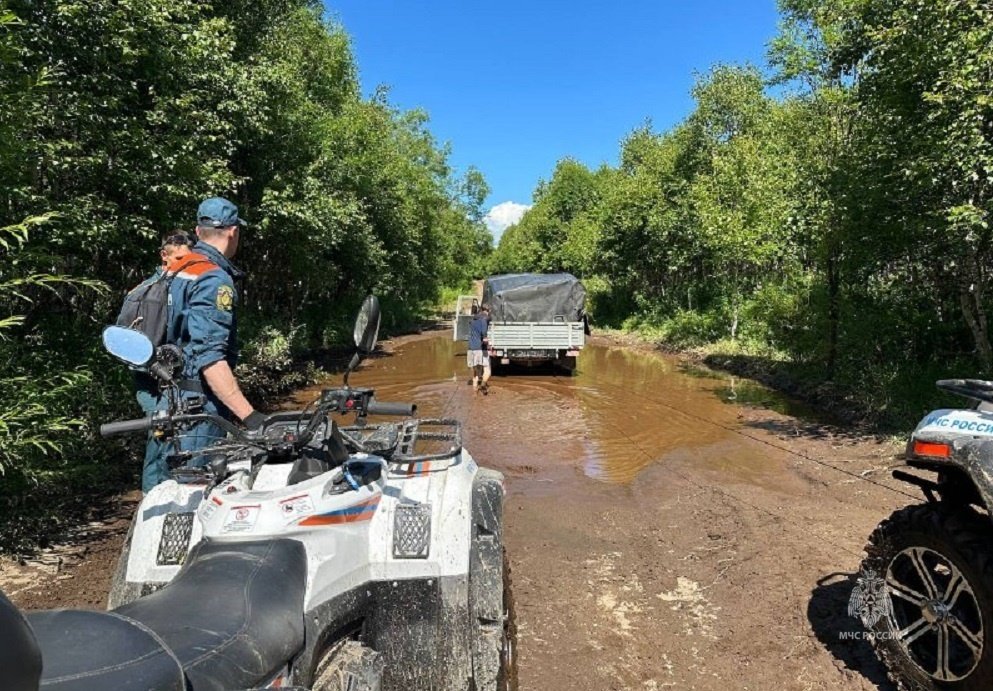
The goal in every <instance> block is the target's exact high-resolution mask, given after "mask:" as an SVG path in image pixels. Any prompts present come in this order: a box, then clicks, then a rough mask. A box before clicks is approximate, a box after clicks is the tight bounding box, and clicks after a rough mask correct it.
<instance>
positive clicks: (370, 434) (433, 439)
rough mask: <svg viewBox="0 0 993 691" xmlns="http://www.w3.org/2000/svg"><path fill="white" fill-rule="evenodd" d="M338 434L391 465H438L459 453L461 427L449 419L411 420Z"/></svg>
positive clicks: (356, 428)
mask: <svg viewBox="0 0 993 691" xmlns="http://www.w3.org/2000/svg"><path fill="white" fill-rule="evenodd" d="M341 431H342V432H343V433H345V434H346V435H348V436H349V437H350V438H352V439H354V440H356V441H358V442H359V443H361V444H362V445H363V446H364V447H365V450H366V451H368V452H369V453H374V454H379V455H382V456H384V457H385V458H387V459H388V460H389V461H390V462H391V463H422V462H424V461H440V460H444V459H450V458H454V457H456V456H458V455H459V454H460V453H462V424H461V423H460V422H459V421H458V420H453V419H451V418H423V419H416V418H415V419H412V420H406V421H404V422H401V423H398V424H381V425H365V426H362V427H358V426H350V427H342V428H341ZM424 446H427V447H428V449H424V448H423V447H424ZM439 446H440V447H441V448H438V447H439ZM418 449H420V450H418Z"/></svg>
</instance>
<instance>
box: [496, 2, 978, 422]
mask: <svg viewBox="0 0 993 691" xmlns="http://www.w3.org/2000/svg"><path fill="white" fill-rule="evenodd" d="M781 10H782V13H783V22H782V31H781V34H780V36H779V37H778V38H777V39H776V40H775V41H774V43H773V45H772V47H771V51H770V63H771V69H770V70H769V73H773V74H774V75H775V76H774V78H773V80H772V81H774V82H775V85H776V87H777V88H776V89H772V90H770V89H769V86H770V84H769V83H768V81H769V80H768V79H766V77H765V74H764V73H763V72H760V71H759V70H757V69H755V68H752V67H736V66H719V67H716V68H714V69H713V70H712V71H710V72H709V73H708V74H705V75H703V76H702V77H701V78H700V79H699V82H698V84H697V86H696V88H695V89H694V97H695V99H696V108H695V110H694V112H693V113H692V114H691V115H690V116H689V117H688V118H687V119H686V120H685V121H684V122H682V123H681V124H680V125H678V126H677V127H675V128H673V129H672V130H671V131H668V132H665V133H656V132H654V131H652V130H651V129H650V128H647V127H645V128H641V129H638V130H636V131H634V132H633V133H632V134H631V135H630V136H629V137H628V138H627V140H626V141H625V142H624V143H623V146H622V149H621V153H620V164H619V166H617V167H616V168H614V167H604V168H603V169H601V170H597V171H590V170H587V169H586V168H585V167H584V166H582V165H581V164H579V163H577V162H575V161H571V160H564V161H562V162H561V163H560V164H559V166H558V168H557V169H556V171H555V173H554V175H553V176H552V178H551V180H550V181H548V182H545V183H542V184H540V185H539V187H538V188H537V190H536V191H535V195H534V206H533V208H532V209H531V210H530V211H529V212H528V213H527V214H526V215H525V216H524V218H523V219H522V220H521V222H520V223H519V224H518V225H517V226H515V227H513V228H510V229H509V230H508V231H507V232H506V233H505V234H504V236H503V238H502V240H501V243H500V246H499V248H498V249H497V251H496V252H495V254H494V256H493V262H494V267H495V268H497V269H499V270H525V269H527V270H531V269H536V270H558V269H564V270H568V271H572V272H574V273H576V274H577V275H579V276H581V277H583V278H584V279H585V280H586V281H587V283H588V285H589V287H590V288H591V289H592V292H593V294H594V317H596V318H597V319H598V320H599V322H600V323H601V324H608V325H609V324H613V325H621V324H625V325H626V326H628V327H637V326H640V327H641V328H647V329H649V331H650V332H652V333H653V334H656V335H657V336H659V337H661V338H662V339H664V340H667V341H669V342H670V343H673V344H675V345H677V346H692V345H700V344H713V343H715V342H721V345H720V348H723V349H724V350H731V351H735V352H738V353H746V354H750V355H752V356H755V357H756V358H762V359H764V360H767V361H775V362H776V363H779V364H785V365H786V366H788V367H790V368H791V369H792V371H793V372H794V373H795V374H797V375H799V376H801V377H803V378H806V379H807V380H808V381H812V382H814V383H825V384H826V385H829V386H832V387H836V388H837V390H839V391H840V392H841V393H842V394H843V395H847V396H851V397H852V398H853V399H857V400H859V401H861V402H862V403H864V404H865V405H866V407H867V409H870V410H871V411H872V412H873V413H874V414H875V415H877V416H878V417H879V418H880V419H884V420H889V421H894V422H902V423H905V422H909V421H911V420H913V418H914V417H915V416H917V415H919V414H920V413H921V412H922V409H923V407H926V406H927V405H928V404H929V403H933V398H934V396H933V394H932V393H931V392H932V391H933V389H932V385H933V381H934V379H936V378H938V377H939V376H954V375H970V376H984V377H990V376H993V372H991V371H990V370H991V367H993V349H991V343H990V333H989V328H990V327H989V322H988V318H987V314H988V311H989V308H990V290H991V287H993V286H991V270H990V266H991V260H993V245H991V228H990V221H991V218H990V216H991V213H993V86H991V85H993V8H991V6H990V4H989V3H988V2H985V1H983V0H829V1H827V2H825V1H824V0H781ZM770 93H773V94H775V95H774V96H773V95H770ZM926 399H927V400H926Z"/></svg>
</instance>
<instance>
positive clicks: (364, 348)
mask: <svg viewBox="0 0 993 691" xmlns="http://www.w3.org/2000/svg"><path fill="white" fill-rule="evenodd" d="M379 320H380V314H379V300H378V299H376V296H375V295H369V296H368V297H366V299H365V302H363V303H362V309H360V310H359V316H358V317H356V318H355V332H354V334H353V336H354V338H355V347H356V348H358V349H359V351H360V352H362V353H364V354H366V355H368V354H369V353H371V352H372V351H373V350H375V349H376V341H377V340H379Z"/></svg>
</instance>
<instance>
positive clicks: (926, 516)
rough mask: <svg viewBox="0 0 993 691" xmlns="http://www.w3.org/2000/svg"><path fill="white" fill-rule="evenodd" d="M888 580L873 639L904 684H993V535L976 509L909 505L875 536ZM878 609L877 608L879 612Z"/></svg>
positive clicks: (877, 565)
mask: <svg viewBox="0 0 993 691" xmlns="http://www.w3.org/2000/svg"><path fill="white" fill-rule="evenodd" d="M866 553H867V554H868V557H866V559H865V560H864V561H863V563H862V572H863V574H866V573H868V572H869V571H872V572H874V573H875V574H876V575H877V576H878V577H879V578H880V579H882V581H883V582H884V583H885V587H884V588H882V592H881V593H880V595H881V596H882V597H883V598H884V600H883V601H882V607H881V608H877V609H876V610H875V612H876V613H878V618H875V620H874V621H872V620H870V621H866V622H865V623H866V624H867V625H868V626H869V628H870V631H871V633H872V637H871V638H870V641H871V643H872V645H873V647H874V648H875V649H876V652H877V654H878V655H879V657H880V659H881V660H882V661H883V663H884V664H885V665H886V667H887V670H888V672H889V675H890V678H891V679H893V681H894V682H896V683H897V685H898V686H899V687H900V688H901V689H908V690H913V691H917V690H919V689H920V690H931V689H935V690H937V689H942V690H947V691H952V690H954V691H973V690H978V689H989V688H991V687H993V539H991V531H990V523H989V519H987V518H983V517H981V516H979V515H977V514H976V513H975V512H973V511H972V510H971V509H963V508H956V509H950V508H946V507H945V506H944V505H933V504H925V505H918V506H908V507H906V508H904V509H901V510H899V511H897V512H895V513H894V514H893V515H892V516H890V517H889V518H888V519H886V520H885V521H883V522H882V523H881V524H880V525H879V527H877V528H876V530H875V531H874V532H873V534H872V536H871V537H870V538H869V544H868V545H867V546H866ZM874 616H875V614H874Z"/></svg>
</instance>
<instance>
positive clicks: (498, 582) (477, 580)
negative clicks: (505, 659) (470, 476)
mask: <svg viewBox="0 0 993 691" xmlns="http://www.w3.org/2000/svg"><path fill="white" fill-rule="evenodd" d="M503 495H504V491H503V476H502V475H501V474H500V473H498V472H496V471H493V470H487V469H480V470H479V473H478V474H477V475H476V479H475V481H474V482H473V486H472V542H471V551H470V554H469V616H470V624H469V625H470V627H471V635H472V678H473V680H474V682H475V688H476V689H479V690H480V691H491V690H495V689H496V688H497V684H498V679H499V677H500V657H501V656H500V652H501V650H502V648H503V636H504V597H503V584H504V574H503Z"/></svg>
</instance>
